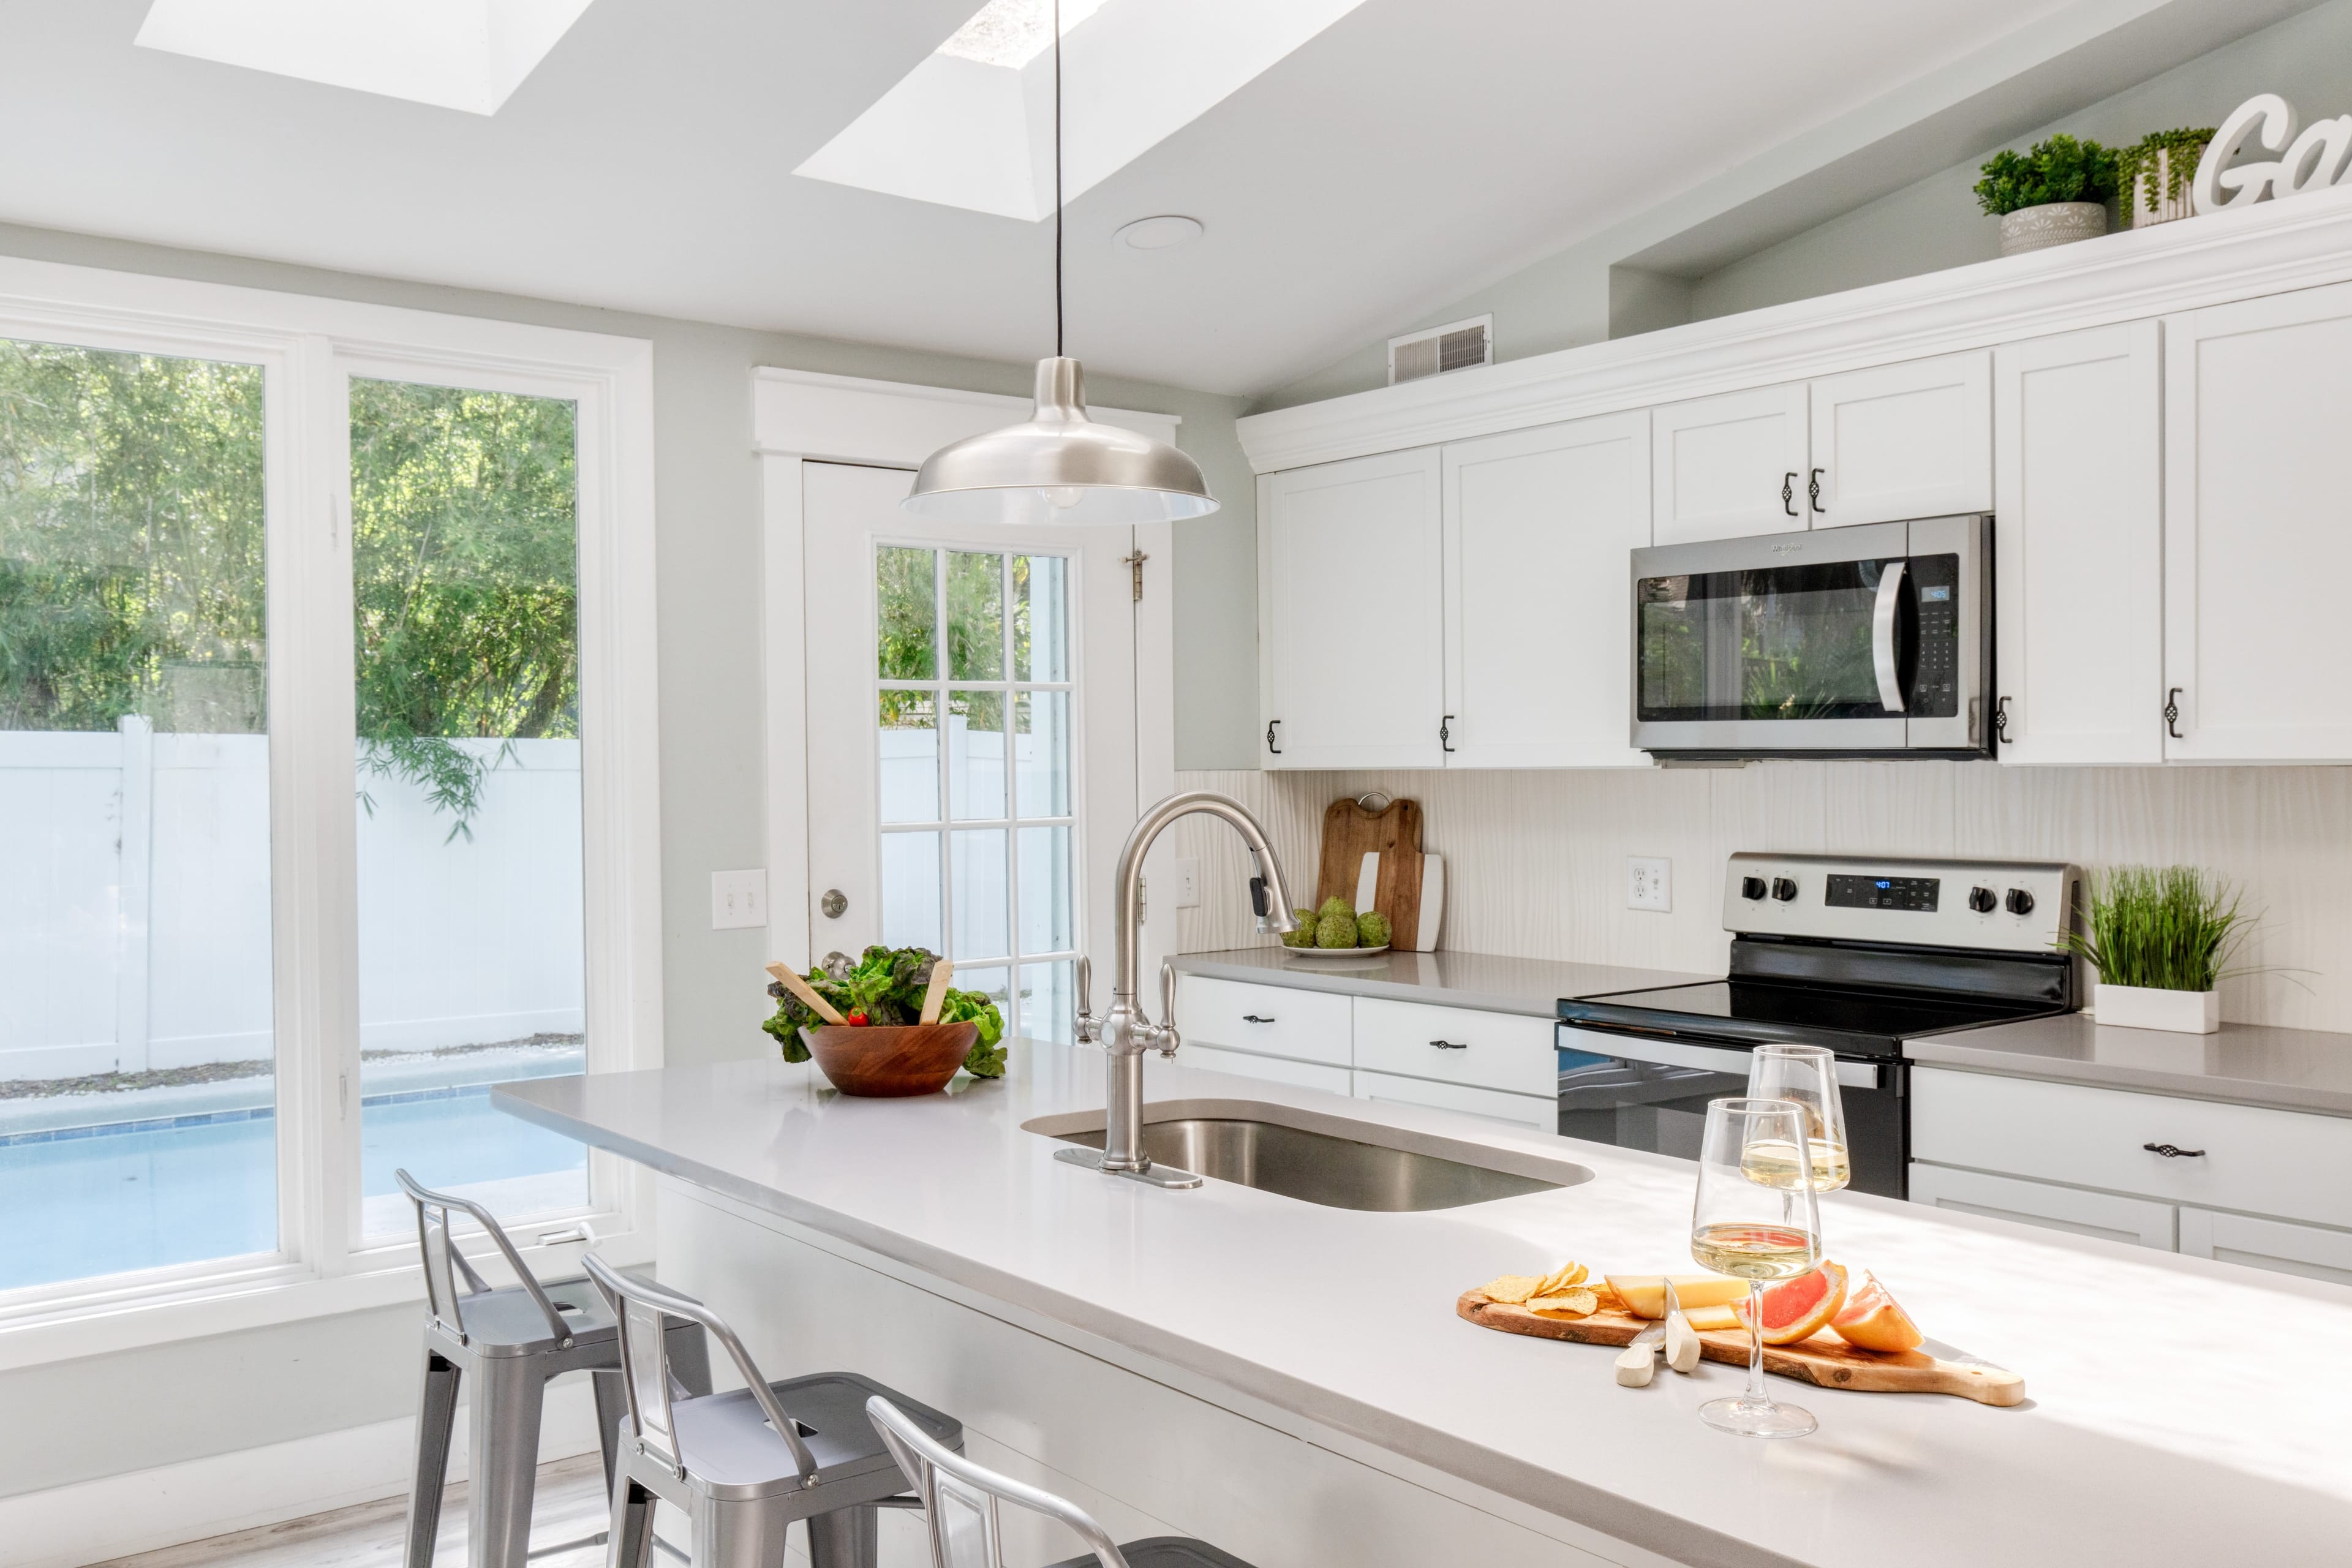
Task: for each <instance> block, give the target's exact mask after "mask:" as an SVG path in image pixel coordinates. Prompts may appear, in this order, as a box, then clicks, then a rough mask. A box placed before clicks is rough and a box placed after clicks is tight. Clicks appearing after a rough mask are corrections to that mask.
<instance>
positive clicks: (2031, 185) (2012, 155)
mask: <svg viewBox="0 0 2352 1568" xmlns="http://www.w3.org/2000/svg"><path fill="white" fill-rule="evenodd" d="M1983 174H1984V178H1983V179H1981V180H1979V181H1978V182H1977V186H1976V190H1977V201H1978V203H1979V205H1981V206H1982V207H1983V208H1984V210H1985V211H1986V212H1988V213H1990V214H1991V215H1992V216H1995V217H1999V216H2001V215H2002V214H2004V213H2013V212H2016V211H2018V210H2019V209H2020V208H2022V207H2038V206H2047V205H2049V204H2050V203H2052V202H2105V201H2109V200H2112V199H2113V198H2114V196H2115V194H2116V154H2115V153H2114V152H2112V151H2111V150H2110V149H2108V148H2105V147H2103V146H2101V145H2100V144H2099V143H2097V142H2084V141H2077V140H2076V139H2075V138H2074V137H2072V136H2068V135H2065V134H2063V132H2062V133H2061V134H2059V135H2056V136H2053V137H2051V138H2050V139H2049V140H2048V141H2046V142H2035V143H2034V144H2033V145H2032V147H2031V148H2029V149H2027V150H2026V151H2025V152H2023V153H2019V152H2016V151H2013V150H2008V149H2004V150H2003V151H2001V152H1999V153H1994V154H1993V155H1992V156H1991V157H1990V159H1988V160H1986V162H1985V164H1984V169H1983Z"/></svg>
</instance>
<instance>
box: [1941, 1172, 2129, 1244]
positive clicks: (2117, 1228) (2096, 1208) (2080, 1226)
mask: <svg viewBox="0 0 2352 1568" xmlns="http://www.w3.org/2000/svg"><path fill="white" fill-rule="evenodd" d="M1911 1201H1912V1202H1913V1203H1915V1204H1927V1205H1930V1206H1931V1207H1934V1208H1940V1209H1957V1210H1958V1211H1959V1212H1960V1213H1962V1214H1980V1215H1990V1216H1991V1217H1992V1218H1994V1219H2010V1220H2015V1221H2017V1222H2018V1223H2019V1224H2021V1225H2038V1226H2042V1228H2043V1229H2044V1230H2063V1231H2069V1232H2072V1233H2073V1234H2074V1235H2075V1236H2095V1237H2100V1238H2101V1239H2102V1240H2105V1241H2128V1242H2134V1243H2137V1245H2139V1246H2141V1247H2157V1248H2159V1249H2161V1250H2163V1251H2166V1252H2169V1251H2171V1250H2172V1216H2173V1208H2172V1205H2170V1204H2159V1203H2153V1202H2150V1201H2149V1200H2148V1199H2147V1198H2126V1197H2118V1196H2117V1195H2116V1194H2114V1193H2086V1192H2084V1191H2083V1190H2082V1189H2081V1188H2080V1187H2054V1186H2052V1185H2051V1184H2048V1183H2047V1182H2029V1181H2024V1180H2022V1179H2021V1178H2019V1177H2016V1176H1989V1175H1987V1174H1985V1173H1983V1172H1982V1171H1949V1170H1946V1169H1945V1168H1944V1167H1943V1166H1941V1165H1922V1164H1917V1163H1914V1164H1913V1165H1912V1167H1911Z"/></svg>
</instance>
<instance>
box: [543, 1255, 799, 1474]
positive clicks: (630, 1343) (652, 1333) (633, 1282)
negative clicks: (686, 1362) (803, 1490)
mask: <svg viewBox="0 0 2352 1568" xmlns="http://www.w3.org/2000/svg"><path fill="white" fill-rule="evenodd" d="M580 1262H581V1265H582V1267H583V1268H586V1270H587V1271H588V1278H589V1279H590V1280H591V1281H593V1283H594V1285H595V1287H596V1289H598V1290H599V1291H600V1292H602V1293H603V1295H604V1303H605V1305H607V1306H609V1307H610V1308H612V1310H613V1317H614V1321H616V1322H617V1323H619V1325H620V1337H621V1371H622V1374H623V1375H622V1378H621V1384H622V1386H623V1387H624V1388H625V1389H626V1390H627V1392H628V1395H629V1430H630V1433H631V1434H632V1435H633V1436H635V1438H636V1440H637V1442H638V1443H639V1444H640V1445H641V1446H642V1447H644V1448H645V1450H646V1452H647V1453H648V1454H650V1455H652V1456H653V1457H654V1458H655V1459H656V1460H657V1461H658V1462H660V1463H662V1464H665V1465H667V1466H669V1467H670V1468H672V1469H673V1470H676V1471H677V1473H678V1475H679V1476H681V1477H683V1476H684V1475H685V1474H686V1465H685V1461H684V1458H683V1456H681V1455H680V1454H679V1453H678V1450H677V1420H676V1417H675V1415H674V1413H673V1412H672V1410H671V1408H670V1390H671V1389H672V1388H673V1387H679V1386H683V1385H681V1384H678V1383H677V1379H675V1378H674V1377H672V1376H671V1374H670V1368H669V1340H668V1336H667V1334H666V1333H665V1332H664V1331H663V1328H664V1325H663V1322H662V1320H663V1319H665V1318H683V1319H685V1320H686V1321H688V1322H689V1323H699V1324H701V1325H702V1328H703V1331H704V1332H705V1333H707V1334H709V1336H710V1337H711V1338H712V1339H714V1340H717V1341H718V1342H719V1344H720V1345H721V1346H723V1347H724V1348H725V1350H726V1352H727V1356H728V1359H729V1360H730V1361H732V1362H733V1363H735V1371H736V1373H737V1374H738V1375H739V1376H740V1377H741V1378H742V1379H743V1383H744V1385H745V1386H746V1387H747V1388H748V1389H749V1390H750V1392H751V1397H752V1399H753V1400H754V1401H756V1402H757V1403H758V1405H759V1406H760V1413H761V1415H765V1416H766V1417H767V1418H768V1425H769V1426H771V1427H772V1428H774V1429H775V1432H776V1435H777V1436H780V1437H782V1439H783V1440H784V1447H786V1448H787V1449H789V1450H790V1451H791V1453H792V1458H793V1468H794V1473H795V1474H797V1475H799V1476H800V1477H801V1478H802V1479H807V1478H808V1477H809V1476H812V1475H814V1474H815V1472H816V1457H815V1456H814V1455H813V1454H811V1453H810V1452H809V1447H808V1444H807V1443H805V1442H803V1440H802V1438H801V1428H800V1423H798V1422H796V1421H794V1420H793V1418H792V1417H791V1416H790V1415H786V1414H785V1412H784V1407H783V1406H782V1405H780V1404H778V1403H777V1402H776V1393H775V1390H773V1389H772V1388H770V1387H769V1386H768V1380H767V1378H766V1377H765V1376H764V1375H762V1374H761V1371H760V1368H759V1364H758V1363H755V1362H753V1361H752V1359H751V1352H749V1351H747V1350H745V1349H744V1348H743V1342H742V1341H741V1340H739V1339H737V1338H736V1337H735V1331H734V1330H732V1329H730V1328H729V1327H728V1326H727V1322H726V1320H725V1319H723V1318H721V1317H719V1314H718V1313H716V1312H714V1311H712V1310H710V1309H709V1308H708V1307H706V1306H704V1305H703V1304H702V1303H701V1302H699V1301H698V1300H695V1299H694V1298H693V1297H691V1296H688V1295H686V1294H684V1293H682V1292H680V1291H677V1290H672V1289H667V1288H666V1287H664V1286H660V1285H656V1284H655V1283H654V1282H653V1281H652V1280H650V1279H636V1278H635V1277H634V1276H631V1275H627V1274H624V1273H622V1272H621V1271H620V1270H619V1269H617V1268H614V1267H613V1266H612V1265H611V1264H609V1263H607V1262H605V1261H604V1259H603V1258H599V1257H597V1256H596V1255H595V1254H594V1253H593V1252H592V1253H590V1254H588V1255H587V1256H586V1257H584V1258H582V1259H581V1260H580Z"/></svg>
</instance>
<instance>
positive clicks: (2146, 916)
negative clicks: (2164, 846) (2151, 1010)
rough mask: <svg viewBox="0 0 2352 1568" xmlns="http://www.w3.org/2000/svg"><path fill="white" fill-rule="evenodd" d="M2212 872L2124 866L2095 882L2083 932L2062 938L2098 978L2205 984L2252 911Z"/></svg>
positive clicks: (2172, 987) (2205, 987)
mask: <svg viewBox="0 0 2352 1568" xmlns="http://www.w3.org/2000/svg"><path fill="white" fill-rule="evenodd" d="M2238 899H2239V895H2238V893H2237V892H2236V890H2235V889H2232V888H2231V887H2230V885H2229V884H2228V883H2226V882H2224V881H2222V880H2221V879H2220V878H2218V877H2213V876H2210V875H2209V874H2208V873H2206V872H2203V871H2200V870H2199V869H2197V868H2195V867H2193V866H2163V867H2156V866H2122V867H2118V868H2116V869H2114V870H2112V871H2109V872H2108V873H2106V874H2105V876H2104V877H2102V878H2100V879H2098V880H2097V882H2096V883H2095V886H2094V889H2093V892H2092V896H2091V904H2090V909H2089V910H2088V912H2087V913H2088V923H2089V926H2090V930H2089V931H2087V932H2084V931H2068V932H2067V933H2066V934H2065V935H2064V936H2063V937H2062V938H2061V939H2060V945H2061V946H2062V947H2063V948H2065V949H2066V950H2067V951H2068V952H2073V953H2075V954H2076V955H2078V956H2080V957H2082V958H2084V959H2087V960H2089V961H2090V963H2091V964H2092V966H2093V967H2095V969H2097V970H2098V972H2099V983H2100V984H2103V985H2137V986H2142V987H2145V988H2147V989H2148V990H2152V991H2210V990H2212V989H2213V987H2214V985H2215V984H2216V983H2217V982H2218V981H2220V979H2221V975H2222V973H2224V970H2223V966H2224V965H2225V964H2227V963H2229V962H2230V959H2231V957H2232V956H2233V955H2234V954H2235V953H2236V952H2237V950H2238V946H2239V944H2240V943H2241V942H2244V941H2245V938H2246V933H2247V931H2249V930H2250V929H2251V928H2252V925H2253V923H2254V917H2253V916H2251V915H2247V914H2243V913H2242V912H2241V911H2240V910H2239V907H2238Z"/></svg>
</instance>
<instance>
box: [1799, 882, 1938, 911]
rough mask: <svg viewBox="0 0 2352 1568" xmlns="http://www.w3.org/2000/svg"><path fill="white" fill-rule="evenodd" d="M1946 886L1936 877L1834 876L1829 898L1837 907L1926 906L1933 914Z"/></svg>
mask: <svg viewBox="0 0 2352 1568" xmlns="http://www.w3.org/2000/svg"><path fill="white" fill-rule="evenodd" d="M1942 886H1943V884H1942V882H1941V881H1940V880H1939V879H1937V878H1934V877H1832V878H1831V879H1829V893H1828V900H1827V901H1828V903H1829V906H1830V908H1832V909H1833V910H1927V912H1928V913H1930V914H1932V913H1934V912H1935V909H1936V893H1937V889H1939V888H1940V887H1942Z"/></svg>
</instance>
